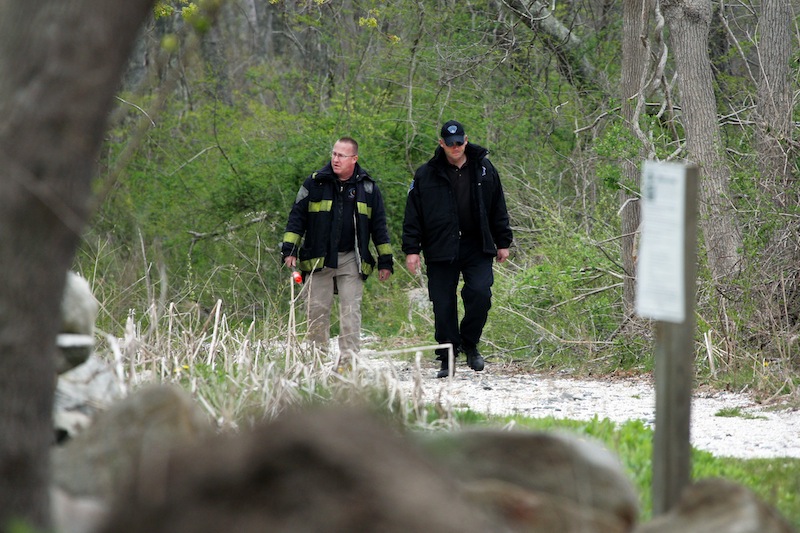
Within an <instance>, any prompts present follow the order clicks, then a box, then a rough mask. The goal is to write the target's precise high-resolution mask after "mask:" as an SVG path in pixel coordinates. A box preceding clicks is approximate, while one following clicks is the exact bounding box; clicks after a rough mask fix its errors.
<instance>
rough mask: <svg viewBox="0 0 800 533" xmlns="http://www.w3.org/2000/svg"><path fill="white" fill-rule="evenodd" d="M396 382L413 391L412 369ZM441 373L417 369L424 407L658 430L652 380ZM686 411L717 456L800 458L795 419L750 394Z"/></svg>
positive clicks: (490, 370)
mask: <svg viewBox="0 0 800 533" xmlns="http://www.w3.org/2000/svg"><path fill="white" fill-rule="evenodd" d="M392 366H393V367H394V369H395V373H396V376H397V379H398V381H399V383H400V385H401V387H403V388H404V389H406V390H408V391H410V390H411V389H412V388H413V384H414V375H415V373H416V372H417V370H415V368H414V367H415V365H414V364H413V363H408V362H400V361H393V365H392ZM437 369H438V367H436V366H434V365H433V362H432V361H426V360H423V361H422V362H421V376H422V380H421V383H422V392H423V395H424V398H425V400H426V401H430V402H437V401H438V402H442V403H448V402H449V404H450V405H452V406H453V407H457V408H458V407H464V408H469V409H472V410H473V411H476V412H482V413H486V414H495V415H509V414H520V415H524V416H528V417H547V416H553V417H556V418H568V419H573V420H591V419H592V418H593V417H595V416H597V417H598V418H600V419H603V418H607V419H610V420H612V421H614V422H617V423H623V422H625V421H628V420H642V421H644V422H645V423H646V424H648V425H650V426H651V427H652V426H653V425H654V423H655V388H654V384H653V383H652V380H651V379H648V378H647V377H639V378H611V379H602V380H586V379H572V378H569V377H550V376H545V375H540V374H531V373H526V372H519V371H517V372H515V371H513V370H511V371H510V370H509V369H508V368H503V367H501V366H500V365H493V364H491V363H487V365H486V369H485V370H484V371H483V372H473V371H472V370H470V369H469V368H468V367H467V366H466V365H465V363H464V362H463V360H462V361H459V362H458V363H457V372H456V374H455V376H454V377H453V378H452V379H447V378H445V379H436V378H435V377H434V376H435V374H436V370H437ZM693 396H694V398H693V401H692V411H691V432H690V434H691V441H692V445H693V446H694V447H696V448H698V449H701V450H706V451H709V452H711V453H713V454H714V455H716V456H728V457H740V458H757V457H761V458H775V457H800V411H798V410H796V409H794V410H793V409H783V410H776V409H765V408H764V407H763V406H760V405H759V404H757V403H756V402H755V401H753V399H752V398H751V397H750V396H748V395H747V394H736V393H730V392H718V391H712V392H707V391H695V393H694V395H693ZM726 408H728V409H729V410H730V408H739V411H740V415H739V416H733V417H731V416H728V417H725V416H718V413H719V412H720V410H722V409H726Z"/></svg>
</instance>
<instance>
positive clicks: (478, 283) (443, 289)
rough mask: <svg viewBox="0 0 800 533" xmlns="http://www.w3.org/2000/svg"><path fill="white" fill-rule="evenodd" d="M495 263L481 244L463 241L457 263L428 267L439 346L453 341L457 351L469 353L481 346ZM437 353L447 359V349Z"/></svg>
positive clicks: (434, 263) (437, 263)
mask: <svg viewBox="0 0 800 533" xmlns="http://www.w3.org/2000/svg"><path fill="white" fill-rule="evenodd" d="M493 260H494V256H492V255H487V254H485V253H484V252H483V250H482V249H481V246H480V244H479V243H476V242H474V241H468V240H462V241H461V242H460V244H459V251H458V258H457V259H456V260H455V261H453V262H432V263H427V264H426V265H425V266H426V269H427V273H428V294H429V295H430V298H431V301H432V302H433V314H434V327H435V336H436V342H437V343H439V344H444V343H446V342H450V343H452V344H453V349H454V350H457V349H458V348H459V347H460V348H462V349H463V350H469V349H471V348H475V347H476V346H477V345H478V341H479V340H480V338H481V333H482V332H483V327H484V326H485V325H486V319H487V317H488V316H489V309H490V308H491V307H492V284H493V283H494V272H493V271H492V261H493ZM462 275H463V276H464V286H463V287H462V289H461V299H462V300H463V301H464V318H463V319H462V320H461V326H460V327H459V324H458V301H457V300H456V290H457V289H458V282H459V278H460V277H461V276H462ZM436 354H437V356H438V357H437V359H439V360H445V358H446V357H447V350H436Z"/></svg>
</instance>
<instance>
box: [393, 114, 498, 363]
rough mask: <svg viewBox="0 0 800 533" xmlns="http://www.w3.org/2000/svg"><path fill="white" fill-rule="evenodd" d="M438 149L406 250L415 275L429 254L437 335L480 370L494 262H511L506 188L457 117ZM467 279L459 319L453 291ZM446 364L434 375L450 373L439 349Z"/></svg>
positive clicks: (415, 200)
mask: <svg viewBox="0 0 800 533" xmlns="http://www.w3.org/2000/svg"><path fill="white" fill-rule="evenodd" d="M440 136H441V138H440V139H439V147H438V148H436V151H435V152H434V154H433V158H431V160H430V161H428V162H427V163H425V164H424V165H422V166H421V167H419V168H418V169H417V171H416V173H415V174H414V180H413V181H412V182H411V187H410V189H409V191H408V197H407V199H406V211H405V219H404V221H403V252H405V254H406V267H408V269H409V270H410V271H411V273H412V274H416V273H417V272H419V271H420V253H423V254H424V255H425V266H426V270H427V275H428V294H429V296H430V299H431V301H432V302H433V314H434V319H435V336H436V341H437V342H438V343H439V344H445V343H452V345H453V348H454V350H455V353H456V357H458V354H459V353H464V354H465V355H466V357H467V365H468V366H469V367H470V368H471V369H473V370H475V371H481V370H483V367H484V360H483V357H482V356H481V354H480V352H478V342H479V341H480V337H481V333H482V332H483V327H484V325H485V324H486V320H487V317H488V315H489V309H490V308H491V306H492V284H493V283H494V273H493V272H492V260H493V259H497V262H499V263H502V262H503V261H505V260H506V259H507V258H508V249H509V247H510V246H511V240H512V234H511V226H510V224H509V220H508V210H507V209H506V201H505V196H504V194H503V187H502V185H501V184H500V177H499V176H498V174H497V171H496V170H495V168H494V166H493V165H492V163H491V162H490V161H489V160H488V159H487V158H486V155H487V154H488V153H489V151H488V150H486V149H485V148H483V147H481V146H478V145H477V144H470V143H468V142H467V135H466V134H465V133H464V127H463V126H462V125H461V124H460V123H459V122H457V121H455V120H450V121H448V122H446V123H445V124H444V125H443V126H442V130H441V135H440ZM461 276H463V278H464V287H463V288H462V289H461V298H462V300H463V302H464V317H463V318H462V320H461V323H460V324H459V322H458V300H457V296H456V291H457V288H458V283H459V280H460V278H461ZM436 354H437V359H438V360H440V361H441V362H442V366H441V369H440V370H439V372H438V374H437V375H436V377H438V378H443V377H447V376H448V375H451V374H452V372H453V371H454V370H455V369H451V368H450V365H449V361H448V356H447V350H442V349H439V350H437V351H436Z"/></svg>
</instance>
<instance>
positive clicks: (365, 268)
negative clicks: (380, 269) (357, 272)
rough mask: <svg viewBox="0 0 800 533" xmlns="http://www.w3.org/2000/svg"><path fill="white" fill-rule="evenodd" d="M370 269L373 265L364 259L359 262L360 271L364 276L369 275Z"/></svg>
mask: <svg viewBox="0 0 800 533" xmlns="http://www.w3.org/2000/svg"><path fill="white" fill-rule="evenodd" d="M372 269H373V266H372V265H370V264H369V263H367V262H365V261H362V262H361V273H362V274H364V275H365V276H369V275H370V274H372Z"/></svg>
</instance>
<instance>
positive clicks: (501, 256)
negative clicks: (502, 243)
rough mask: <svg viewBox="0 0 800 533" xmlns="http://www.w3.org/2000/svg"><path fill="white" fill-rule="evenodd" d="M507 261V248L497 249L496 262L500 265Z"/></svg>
mask: <svg viewBox="0 0 800 533" xmlns="http://www.w3.org/2000/svg"><path fill="white" fill-rule="evenodd" d="M506 259H508V248H498V249H497V262H498V263H502V262H503V261H505V260H506Z"/></svg>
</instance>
